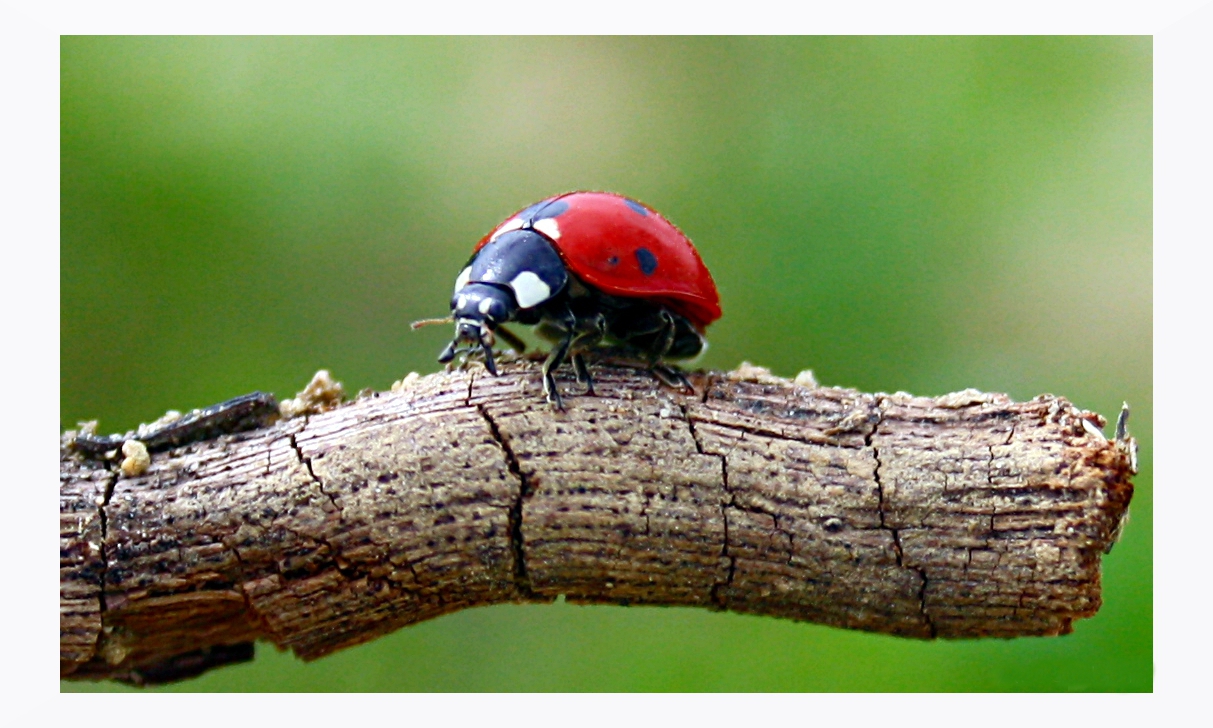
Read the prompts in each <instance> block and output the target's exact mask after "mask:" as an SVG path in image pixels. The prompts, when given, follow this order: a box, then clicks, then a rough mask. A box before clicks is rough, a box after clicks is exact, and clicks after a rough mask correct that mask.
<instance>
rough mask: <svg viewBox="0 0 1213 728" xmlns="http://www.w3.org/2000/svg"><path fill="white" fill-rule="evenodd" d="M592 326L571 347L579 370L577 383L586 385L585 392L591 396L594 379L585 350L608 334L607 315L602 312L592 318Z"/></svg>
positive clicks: (574, 363) (590, 320) (575, 366)
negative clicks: (591, 375) (586, 359)
mask: <svg viewBox="0 0 1213 728" xmlns="http://www.w3.org/2000/svg"><path fill="white" fill-rule="evenodd" d="M589 325H590V326H591V328H590V329H589V330H588V331H585V332H583V333H582V334H581V335H580V336H578V337H577V338H576V339H575V340H574V341H573V344H572V346H571V347H570V348H571V349H572V350H573V351H574V352H575V353H574V354H573V369H574V370H576V372H577V383H578V384H584V385H585V393H586V394H587V395H589V396H590V397H593V396H594V380H593V379H592V378H591V377H590V368H589V367H588V366H587V365H586V361H585V355H584V354H583V352H584V351H585V350H586V349H592V348H593V347H594V346H596V345H597V344H598V343H599V342H600V341H602V337H603V336H604V335H605V334H606V316H603V315H602V314H601V313H600V314H598V315H597V316H595V317H594V318H592V319H589Z"/></svg>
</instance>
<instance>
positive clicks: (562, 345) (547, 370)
mask: <svg viewBox="0 0 1213 728" xmlns="http://www.w3.org/2000/svg"><path fill="white" fill-rule="evenodd" d="M573 336H574V334H573V332H572V331H569V332H568V333H567V334H565V336H564V338H563V339H561V340H560V341H559V342H557V344H556V346H555V347H553V348H552V353H551V354H548V358H547V361H545V362H543V393H544V394H545V395H547V398H548V402H551V403H552V405H553V406H554V407H555V408H556V409H558V410H563V409H564V402H563V401H562V400H561V399H560V392H559V391H557V389H556V378H555V377H553V376H552V371H553V370H555V369H557V368H559V367H560V365H561V364H563V363H564V358H565V356H567V355H568V353H569V347H570V346H572V344H573Z"/></svg>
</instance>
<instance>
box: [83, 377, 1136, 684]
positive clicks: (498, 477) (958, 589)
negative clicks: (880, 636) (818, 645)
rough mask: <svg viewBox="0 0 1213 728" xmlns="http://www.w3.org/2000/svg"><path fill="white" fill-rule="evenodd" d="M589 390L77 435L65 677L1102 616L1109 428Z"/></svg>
mask: <svg viewBox="0 0 1213 728" xmlns="http://www.w3.org/2000/svg"><path fill="white" fill-rule="evenodd" d="M595 376H596V389H597V396H594V397H587V396H577V395H576V394H571V395H570V396H567V397H566V400H565V403H566V406H567V407H568V409H567V411H565V412H554V411H552V410H551V409H550V407H549V406H548V405H547V404H546V403H545V402H544V400H543V396H542V391H541V385H540V377H539V371H538V368H537V366H535V365H533V364H531V363H528V362H518V363H514V364H510V365H506V366H503V367H502V376H500V377H496V378H494V377H489V376H487V375H486V374H484V373H483V371H482V370H479V369H478V368H472V369H470V370H468V371H455V372H449V373H439V374H434V375H430V376H427V377H421V378H417V377H410V378H409V379H408V380H406V381H405V382H404V383H402V384H401V385H400V386H398V387H395V388H394V389H393V391H392V392H384V393H373V394H368V395H366V396H363V397H360V398H359V399H358V400H356V401H354V402H352V403H348V404H345V405H342V406H340V407H338V408H336V409H334V410H332V411H329V412H325V413H323V414H316V415H309V416H302V417H296V418H294V419H289V420H285V421H282V422H279V423H278V424H276V425H274V426H272V427H268V428H264V429H261V430H256V431H253V432H249V433H243V434H240V435H233V436H224V437H220V438H217V439H213V440H208V441H205V442H201V443H195V444H192V445H188V446H185V447H181V448H178V449H176V450H172V451H170V452H166V453H161V454H156V455H153V457H152V460H151V465H150V467H149V468H148V469H147V470H146V472H143V473H142V474H140V475H137V476H135V477H128V476H127V475H124V474H123V473H122V471H121V469H120V468H118V467H117V466H116V465H115V463H114V462H113V461H109V462H102V461H96V460H86V459H84V458H82V457H80V456H79V455H76V454H73V453H72V452H71V451H70V450H69V449H68V443H69V442H70V438H71V433H67V434H65V435H64V437H63V439H62V443H63V446H62V448H61V453H62V454H61V462H60V546H61V568H60V615H61V616H60V666H61V675H62V676H63V677H66V678H69V679H107V678H108V679H119V680H125V681H129V682H134V683H141V684H142V683H151V682H163V681H169V680H175V679H180V678H183V677H188V676H192V675H196V674H198V673H200V672H202V671H204V670H206V669H210V668H211V667H214V666H217V665H222V664H226V663H229V662H233V661H240V660H245V659H249V658H251V655H252V651H251V643H252V642H253V641H255V640H267V641H270V642H272V643H274V644H276V645H278V646H280V647H283V648H289V649H291V650H293V651H294V652H295V654H297V655H298V656H300V657H302V658H304V659H314V658H317V657H320V656H323V655H325V654H328V653H331V652H333V651H334V650H339V649H341V648H344V647H348V646H351V645H355V644H358V643H361V642H365V641H367V640H370V639H374V638H375V637H377V636H379V635H383V634H385V633H388V632H391V631H393V630H396V629H399V628H400V627H402V626H404V625H407V624H411V623H414V622H418V621H421V620H425V619H430V618H432V617H436V616H438V615H441V614H444V613H448V612H453V611H456V610H460V609H464V608H467V607H472V606H478V605H485V604H493V603H500V602H520V601H537V602H546V601H551V600H553V599H555V598H556V597H557V596H559V595H562V594H563V595H565V596H566V598H567V599H568V600H570V601H574V602H598V603H619V604H658V605H681V606H699V607H706V608H710V609H727V610H733V611H739V612H749V613H753V614H763V615H770V616H777V617H786V618H790V619H797V620H807V621H812V622H818V623H822V624H829V625H835V626H839V627H845V628H852V629H862V630H869V631H875V632H883V633H888V634H894V635H902V636H906V637H915V638H921V639H932V638H936V637H946V638H970V637H986V636H997V637H1011V636H1018V635H1057V634H1065V633H1067V632H1069V631H1071V629H1072V627H1071V624H1072V622H1073V621H1074V620H1075V619H1079V618H1082V617H1089V616H1091V615H1093V614H1095V612H1096V610H1098V609H1099V606H1100V561H1101V558H1102V556H1103V554H1104V553H1105V552H1106V551H1107V550H1108V549H1109V548H1110V547H1111V544H1112V543H1113V542H1114V540H1115V538H1116V534H1117V532H1118V529H1119V526H1120V524H1121V522H1122V519H1123V518H1124V516H1125V513H1126V509H1127V507H1128V505H1129V500H1130V498H1131V496H1132V492H1133V487H1132V485H1131V483H1130V476H1131V475H1132V472H1133V469H1134V464H1133V456H1134V455H1133V450H1134V443H1133V442H1132V440H1131V439H1129V438H1127V437H1126V438H1123V439H1119V440H1108V439H1105V437H1104V436H1103V435H1102V434H1101V432H1100V430H1101V428H1102V427H1103V426H1104V424H1105V423H1104V421H1103V419H1102V418H1101V417H1100V416H1099V415H1096V414H1092V413H1089V412H1084V411H1081V410H1078V409H1076V408H1075V407H1073V406H1072V405H1071V404H1070V403H1068V402H1067V401H1065V400H1064V399H1061V398H1057V397H1052V396H1041V397H1037V398H1036V399H1033V400H1032V401H1030V402H1023V403H1016V402H1012V401H1011V400H1010V399H1009V398H1007V397H1006V396H1004V395H999V394H983V393H980V392H975V391H972V390H968V391H965V392H961V393H956V394H952V395H947V396H945V397H939V398H922V397H913V396H910V395H907V394H904V393H897V394H892V395H886V394H865V393H861V392H857V391H854V390H848V389H838V388H826V387H817V386H816V385H814V384H813V383H812V382H811V380H810V378H807V377H802V378H798V380H797V381H798V382H800V384H803V385H807V386H800V385H799V384H794V383H793V382H790V381H788V380H784V379H778V378H775V377H772V376H770V374H769V373H767V372H765V370H761V369H757V368H753V367H743V368H742V369H740V370H738V371H736V372H730V373H727V374H724V373H709V374H700V375H697V376H693V377H692V381H694V382H695V384H696V388H697V390H698V393H697V394H696V395H693V396H692V395H686V394H682V393H680V392H676V391H672V390H670V389H669V388H666V387H663V386H660V385H658V384H657V383H656V382H655V381H654V380H653V379H652V378H651V377H650V376H649V375H648V374H647V373H645V372H643V371H637V370H634V369H630V368H626V367H609V366H597V367H595ZM561 386H562V387H564V388H565V391H569V389H570V388H575V386H576V385H574V384H572V383H570V382H568V381H562V382H561Z"/></svg>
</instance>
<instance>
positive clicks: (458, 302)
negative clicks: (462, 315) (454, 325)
mask: <svg viewBox="0 0 1213 728" xmlns="http://www.w3.org/2000/svg"><path fill="white" fill-rule="evenodd" d="M467 302H468V297H467V296H466V295H461V296H459V298H457V299H455V308H458V309H460V310H462V309H463V307H464V306H465V305H467Z"/></svg>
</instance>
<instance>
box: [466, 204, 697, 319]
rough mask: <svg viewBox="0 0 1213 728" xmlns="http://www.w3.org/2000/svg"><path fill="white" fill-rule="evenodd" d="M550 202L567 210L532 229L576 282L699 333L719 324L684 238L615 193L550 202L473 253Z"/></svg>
mask: <svg viewBox="0 0 1213 728" xmlns="http://www.w3.org/2000/svg"><path fill="white" fill-rule="evenodd" d="M555 202H560V203H564V204H565V205H567V209H564V210H563V211H561V212H559V213H558V214H556V215H553V216H550V217H547V218H544V219H543V220H542V222H547V220H549V219H550V220H553V221H555V225H551V224H548V225H544V224H537V225H536V226H535V228H534V229H535V230H536V231H538V232H539V233H541V234H543V235H544V236H545V237H546V238H547V239H548V240H549V241H551V243H552V247H554V248H555V249H556V252H557V253H558V254H559V255H560V257H561V259H562V260H563V261H564V264H565V265H566V266H567V267H568V269H569V270H570V271H572V272H573V273H574V274H575V275H576V276H577V277H578V278H580V279H581V280H583V281H585V282H586V283H588V284H590V285H591V286H594V287H595V288H598V289H600V290H602V291H604V292H606V293H609V294H612V295H616V296H625V297H631V298H644V299H647V300H652V301H655V302H659V303H662V304H664V305H666V306H667V307H668V308H669V309H670V310H671V311H673V312H674V313H677V314H679V315H681V316H684V317H686V319H687V320H688V321H690V322H691V323H692V324H694V325H695V326H696V328H698V329H699V330H700V331H702V330H703V329H704V328H705V327H706V326H707V325H708V324H710V323H712V322H713V321H715V320H717V319H719V318H720V314H721V311H720V295H719V293H717V291H716V284H715V282H713V280H712V274H711V273H709V272H708V269H707V266H705V265H704V264H703V261H702V260H701V259H700V257H699V253H698V251H696V250H695V246H694V245H692V244H691V241H690V239H689V238H687V236H686V235H684V234H683V233H682V231H681V230H679V229H678V228H677V227H675V226H674V224H673V223H671V222H670V221H669V220H666V219H665V218H664V217H662V216H661V214H660V213H658V212H657V211H656V210H654V209H652V208H651V207H649V206H647V205H644V204H642V203H639V202H636V201H635V200H631V199H629V198H627V197H623V196H622V195H616V194H613V193H610V192H587V191H578V192H566V193H564V194H562V195H556V196H554V197H549V198H548V199H546V200H543V201H542V202H538V203H536V204H534V205H530V206H528V207H525V208H523V209H521V210H519V211H518V212H516V213H514V214H513V215H511V216H510V217H508V218H506V220H505V222H503V223H501V224H500V225H498V226H497V227H496V228H494V229H493V231H492V232H490V233H489V234H488V235H485V236H484V238H482V239H481V240H480V242H479V243H478V244H477V245H476V248H475V250H474V251H473V253H475V252H478V251H479V250H480V249H481V248H483V247H484V246H485V245H487V244H488V242H489V241H490V240H492V239H494V238H495V237H496V236H497V235H499V234H500V233H501V232H503V231H505V230H509V229H513V228H516V227H518V226H519V225H520V224H521V223H522V222H523V220H522V216H523V215H524V214H527V220H529V219H531V218H532V217H543V209H544V208H545V207H547V206H548V205H550V204H551V203H555ZM646 267H647V268H648V270H647V272H646V270H645V268H646Z"/></svg>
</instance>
